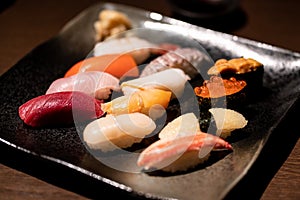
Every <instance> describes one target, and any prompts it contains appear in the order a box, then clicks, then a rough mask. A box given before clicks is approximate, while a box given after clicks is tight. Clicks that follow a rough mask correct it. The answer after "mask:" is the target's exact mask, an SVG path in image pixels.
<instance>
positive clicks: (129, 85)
mask: <svg viewBox="0 0 300 200" xmlns="http://www.w3.org/2000/svg"><path fill="white" fill-rule="evenodd" d="M188 80H190V77H189V76H187V75H186V74H185V73H184V72H183V71H182V70H181V69H175V68H171V69H167V70H164V71H161V72H157V73H155V74H152V75H149V76H146V77H142V78H136V79H132V80H129V81H126V82H123V83H122V84H121V90H122V91H123V93H124V94H125V95H130V94H132V93H133V92H135V91H138V90H142V89H149V88H156V89H161V90H166V91H171V92H172V93H173V96H174V95H175V96H176V97H180V96H181V95H182V93H183V90H184V88H185V84H186V82H187V81H188Z"/></svg>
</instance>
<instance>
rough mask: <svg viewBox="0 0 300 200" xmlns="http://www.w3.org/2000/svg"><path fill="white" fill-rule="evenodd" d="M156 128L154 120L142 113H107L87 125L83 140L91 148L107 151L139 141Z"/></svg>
mask: <svg viewBox="0 0 300 200" xmlns="http://www.w3.org/2000/svg"><path fill="white" fill-rule="evenodd" d="M155 128H156V125H155V123H154V121H153V120H152V119H151V118H149V117H148V116H147V115H144V114H142V113H130V114H122V115H117V116H115V115H106V116H105V117H102V118H99V119H97V120H94V121H93V122H91V123H89V124H88V125H87V126H86V127H85V129H84V131H83V140H84V141H85V142H86V144H87V145H88V147H89V148H91V149H94V150H100V151H103V152H107V151H113V150H116V149H119V148H127V147H130V146H132V145H133V144H134V143H139V142H141V141H142V139H143V138H144V137H145V136H146V135H148V134H150V133H151V132H152V131H153V130H154V129H155Z"/></svg>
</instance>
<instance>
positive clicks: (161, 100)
mask: <svg viewBox="0 0 300 200" xmlns="http://www.w3.org/2000/svg"><path fill="white" fill-rule="evenodd" d="M171 95H172V93H171V92H170V91H164V90H159V89H147V90H141V91H136V92H135V93H133V94H131V95H125V96H121V97H118V98H115V99H113V100H112V101H110V102H107V103H105V104H103V105H102V110H103V111H104V112H107V113H108V114H115V115H116V114H125V113H133V112H140V113H143V114H146V115H148V116H151V118H153V119H156V118H159V117H160V116H162V114H163V113H164V112H165V108H167V106H168V105H169V102H170V98H171Z"/></svg>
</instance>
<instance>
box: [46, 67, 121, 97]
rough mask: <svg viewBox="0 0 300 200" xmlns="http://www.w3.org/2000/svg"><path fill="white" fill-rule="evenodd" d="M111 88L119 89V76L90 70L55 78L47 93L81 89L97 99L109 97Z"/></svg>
mask: <svg viewBox="0 0 300 200" xmlns="http://www.w3.org/2000/svg"><path fill="white" fill-rule="evenodd" d="M111 90H119V79H118V78H116V77H114V76H112V75H110V74H108V73H106V72H99V71H90V72H83V73H79V74H75V75H73V76H70V77H66V78H59V79H57V80H55V81H54V82H52V84H51V85H50V87H49V88H48V90H47V91H46V94H51V93H56V92H62V91H80V92H84V93H86V94H89V95H93V96H94V97H95V98H97V99H107V98H108V97H109V95H110V94H111Z"/></svg>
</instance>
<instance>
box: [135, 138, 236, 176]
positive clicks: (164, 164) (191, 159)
mask: <svg viewBox="0 0 300 200" xmlns="http://www.w3.org/2000/svg"><path fill="white" fill-rule="evenodd" d="M216 149H227V150H232V147H231V145H230V144H229V143H228V142H226V141H224V140H223V139H221V138H219V137H217V136H214V135H211V134H207V133H203V132H199V133H196V134H195V135H187V136H182V137H176V138H166V139H161V140H158V141H156V142H154V143H152V144H151V145H150V146H148V147H147V148H146V149H145V150H144V151H142V153H141V154H140V155H139V158H138V161H137V164H138V166H141V167H143V168H144V169H145V170H150V169H155V170H162V171H167V172H176V171H186V170H188V169H190V168H192V167H195V166H196V165H198V164H200V163H203V162H204V161H205V160H207V159H208V157H209V153H210V151H211V150H216Z"/></svg>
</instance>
